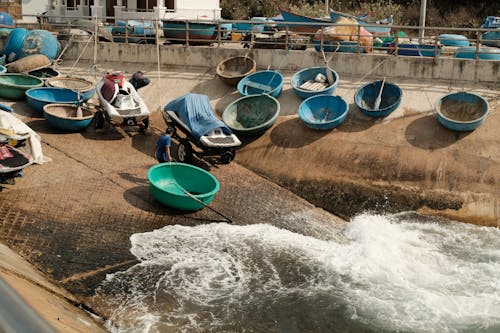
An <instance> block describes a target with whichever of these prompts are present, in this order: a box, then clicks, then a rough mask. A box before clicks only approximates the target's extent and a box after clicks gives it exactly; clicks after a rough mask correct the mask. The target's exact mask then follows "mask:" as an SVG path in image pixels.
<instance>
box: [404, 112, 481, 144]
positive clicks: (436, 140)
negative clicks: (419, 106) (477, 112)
mask: <svg viewBox="0 0 500 333" xmlns="http://www.w3.org/2000/svg"><path fill="white" fill-rule="evenodd" d="M470 133H471V132H455V131H451V130H449V129H446V128H444V127H443V126H441V124H439V122H438V121H437V120H436V117H435V116H434V115H428V116H425V117H421V118H418V119H415V120H414V121H413V122H411V123H410V124H409V125H408V126H407V127H406V131H405V137H406V141H408V143H410V144H411V145H412V146H414V147H417V148H422V149H428V150H433V149H440V148H446V147H449V146H451V145H453V144H455V143H457V142H458V141H460V140H462V139H463V138H465V137H467V136H468V135H469V134H470Z"/></svg>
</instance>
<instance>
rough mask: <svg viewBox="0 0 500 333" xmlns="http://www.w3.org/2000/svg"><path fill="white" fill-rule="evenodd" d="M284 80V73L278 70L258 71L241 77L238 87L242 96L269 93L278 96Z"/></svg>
mask: <svg viewBox="0 0 500 333" xmlns="http://www.w3.org/2000/svg"><path fill="white" fill-rule="evenodd" d="M283 81H284V79H283V75H281V73H280V72H278V71H272V70H267V71H258V72H255V73H253V74H250V75H247V76H245V77H244V78H243V79H241V80H240V82H238V86H237V87H238V92H239V93H240V95H241V96H248V95H260V94H268V95H271V96H273V97H275V98H278V96H279V95H280V94H281V91H282V90H283Z"/></svg>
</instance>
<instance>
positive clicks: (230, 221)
mask: <svg viewBox="0 0 500 333" xmlns="http://www.w3.org/2000/svg"><path fill="white" fill-rule="evenodd" d="M172 184H174V185H175V186H177V187H178V188H179V189H180V190H181V191H182V192H184V194H186V195H187V196H189V197H190V198H191V199H193V200H194V201H196V202H198V203H200V204H202V205H203V206H205V207H207V208H208V209H210V210H211V211H213V212H215V213H217V214H219V215H220V216H222V217H223V218H225V219H226V220H227V221H228V222H229V223H233V220H231V219H230V218H229V217H227V216H226V215H224V214H222V213H221V212H219V211H218V210H216V209H214V208H212V207H210V206H209V205H208V204H206V203H205V202H203V201H202V200H200V199H198V198H197V197H195V196H194V195H192V194H191V193H189V192H188V191H187V190H186V189H185V188H184V187H182V186H181V185H179V184H178V183H177V182H172Z"/></svg>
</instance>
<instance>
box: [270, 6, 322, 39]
mask: <svg viewBox="0 0 500 333" xmlns="http://www.w3.org/2000/svg"><path fill="white" fill-rule="evenodd" d="M279 12H280V14H281V16H283V21H284V22H283V23H280V25H285V26H287V27H288V30H291V31H295V32H301V33H308V34H314V33H315V32H316V31H318V29H321V28H322V27H325V26H328V25H329V24H330V23H331V21H330V20H329V19H321V18H313V17H309V16H305V15H300V14H295V13H292V12H290V11H288V10H285V9H283V8H279Z"/></svg>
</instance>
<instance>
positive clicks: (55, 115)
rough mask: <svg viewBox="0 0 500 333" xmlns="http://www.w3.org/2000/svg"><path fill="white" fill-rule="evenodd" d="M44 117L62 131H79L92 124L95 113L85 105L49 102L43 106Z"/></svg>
mask: <svg viewBox="0 0 500 333" xmlns="http://www.w3.org/2000/svg"><path fill="white" fill-rule="evenodd" d="M78 109H80V112H81V114H79V113H80V112H79V110H78ZM43 117H44V118H45V120H47V122H48V123H49V125H50V126H52V127H54V128H57V129H59V130H61V131H65V132H79V131H82V130H84V129H85V128H87V127H88V126H89V125H90V123H91V122H92V119H94V113H93V112H92V111H91V110H90V109H89V108H87V107H84V106H81V107H78V106H76V105H68V104H47V105H45V106H44V107H43Z"/></svg>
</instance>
